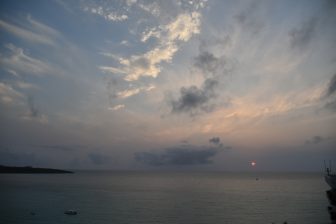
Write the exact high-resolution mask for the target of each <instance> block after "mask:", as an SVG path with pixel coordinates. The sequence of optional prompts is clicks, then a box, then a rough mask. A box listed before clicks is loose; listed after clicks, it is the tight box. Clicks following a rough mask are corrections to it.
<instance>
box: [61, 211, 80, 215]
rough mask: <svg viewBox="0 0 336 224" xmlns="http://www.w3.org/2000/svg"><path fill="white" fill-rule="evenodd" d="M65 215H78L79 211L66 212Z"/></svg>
mask: <svg viewBox="0 0 336 224" xmlns="http://www.w3.org/2000/svg"><path fill="white" fill-rule="evenodd" d="M64 214H66V215H77V211H74V210H66V211H65V212H64Z"/></svg>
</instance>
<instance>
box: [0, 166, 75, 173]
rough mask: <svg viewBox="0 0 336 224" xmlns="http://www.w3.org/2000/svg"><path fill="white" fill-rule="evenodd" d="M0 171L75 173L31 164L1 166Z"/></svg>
mask: <svg viewBox="0 0 336 224" xmlns="http://www.w3.org/2000/svg"><path fill="white" fill-rule="evenodd" d="M0 173H73V172H72V171H67V170H58V169H50V168H35V167H31V166H24V167H16V166H1V165H0Z"/></svg>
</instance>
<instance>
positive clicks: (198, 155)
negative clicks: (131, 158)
mask: <svg viewBox="0 0 336 224" xmlns="http://www.w3.org/2000/svg"><path fill="white" fill-rule="evenodd" d="M218 152H219V151H218V150H217V149H216V148H198V147H196V146H191V145H186V146H180V147H176V148H169V149H166V150H165V151H164V152H160V153H154V152H141V153H136V154H135V160H136V161H137V162H140V163H143V164H145V165H150V166H164V165H168V166H169V165H177V166H185V165H187V166H188V165H205V164H211V163H212V162H213V161H212V160H211V158H212V157H214V156H215V155H216V154H217V153H218Z"/></svg>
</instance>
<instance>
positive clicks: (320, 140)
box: [305, 135, 330, 145]
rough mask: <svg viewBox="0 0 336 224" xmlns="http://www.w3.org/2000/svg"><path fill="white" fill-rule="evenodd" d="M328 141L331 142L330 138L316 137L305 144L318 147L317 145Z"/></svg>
mask: <svg viewBox="0 0 336 224" xmlns="http://www.w3.org/2000/svg"><path fill="white" fill-rule="evenodd" d="M328 140H330V138H324V137H322V136H319V135H316V136H313V137H312V138H311V139H309V140H306V142H305V144H306V145H317V144H320V143H322V142H325V141H328Z"/></svg>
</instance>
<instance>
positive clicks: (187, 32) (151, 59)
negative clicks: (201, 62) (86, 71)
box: [100, 12, 201, 81]
mask: <svg viewBox="0 0 336 224" xmlns="http://www.w3.org/2000/svg"><path fill="white" fill-rule="evenodd" d="M200 17H201V15H200V13H198V12H192V13H183V14H180V15H179V16H177V17H176V18H175V19H174V20H173V21H171V22H170V23H168V24H166V25H164V26H159V27H154V28H152V29H150V30H149V31H147V32H145V33H144V34H143V36H142V38H141V39H142V41H144V42H145V41H147V40H148V39H149V38H150V37H156V38H158V37H162V38H160V41H159V43H158V45H157V46H155V47H154V48H153V49H152V50H149V51H148V52H146V53H144V54H142V55H132V56H130V57H129V58H122V59H121V60H119V63H120V67H113V66H102V67H100V69H101V70H102V71H105V72H106V71H107V72H111V73H121V74H124V75H125V80H127V81H136V80H138V79H139V78H140V77H143V76H149V77H154V78H155V77H157V75H158V74H159V73H160V72H161V68H160V66H159V65H160V64H161V63H162V62H170V61H171V60H172V58H173V56H174V54H175V53H176V52H177V51H178V42H179V41H182V42H186V41H188V40H189V39H190V38H191V37H192V36H193V35H194V34H198V33H199V32H200Z"/></svg>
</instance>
